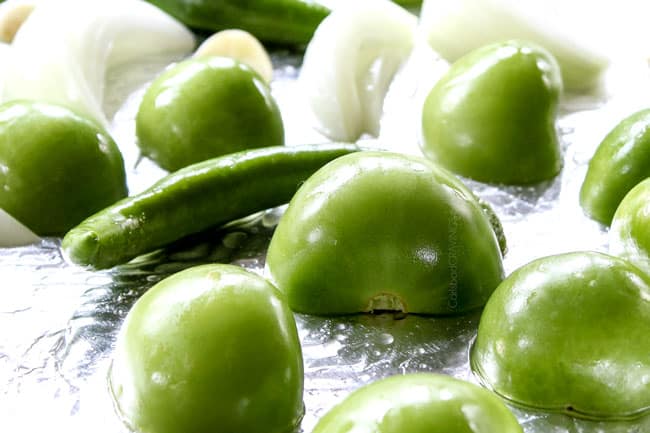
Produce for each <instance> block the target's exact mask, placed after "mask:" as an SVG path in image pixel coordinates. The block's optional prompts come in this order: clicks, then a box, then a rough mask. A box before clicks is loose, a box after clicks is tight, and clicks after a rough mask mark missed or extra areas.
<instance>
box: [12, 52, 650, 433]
mask: <svg viewBox="0 0 650 433" xmlns="http://www.w3.org/2000/svg"><path fill="white" fill-rule="evenodd" d="M273 60H274V64H275V65H276V80H275V81H274V83H273V92H274V94H275V96H276V98H277V99H278V101H279V104H280V107H281V110H282V113H283V116H284V118H285V119H284V120H285V123H286V130H287V134H286V135H287V140H288V144H298V143H309V142H311V143H315V142H322V141H326V140H325V139H324V137H322V136H320V135H319V134H318V133H317V132H316V131H314V130H313V129H312V128H311V127H310V126H309V125H310V123H311V120H309V119H306V117H305V114H304V113H305V112H306V110H305V109H304V101H301V99H300V95H301V93H300V91H299V88H298V85H297V84H296V80H295V79H296V76H297V72H298V67H299V64H300V58H299V57H296V56H292V55H289V54H283V53H276V55H275V56H274V58H273ZM430 60H431V59H430V58H429V59H428V60H427V59H425V60H424V63H422V61H417V60H413V63H414V64H415V67H414V68H411V69H408V70H405V71H402V72H401V73H400V76H399V77H398V79H397V80H396V81H395V83H394V85H393V88H392V89H391V91H390V92H389V98H388V100H387V101H388V102H387V103H386V107H385V118H384V119H383V120H382V132H381V136H380V139H379V140H370V141H365V142H364V143H365V144H367V145H368V146H377V147H383V148H388V149H391V150H397V151H403V152H409V153H417V139H418V133H417V131H418V129H419V128H418V124H419V118H418V116H417V113H418V110H419V104H420V103H421V98H420V96H419V95H421V94H422V92H423V91H426V90H427V89H428V86H429V87H430V85H431V82H432V81H434V80H435V78H436V77H437V76H439V73H440V71H443V70H444V69H445V65H444V63H440V62H431V61H430ZM427 62H428V63H427ZM163 67H164V64H163V63H161V62H155V61H151V62H147V63H146V64H143V65H140V66H138V67H136V68H131V69H130V70H128V71H124V70H122V71H112V72H111V74H110V75H109V83H108V89H107V94H108V95H109V97H108V99H107V102H106V107H105V108H106V110H107V112H108V113H109V114H110V115H111V116H113V123H112V133H113V135H114V137H115V138H116V141H117V142H118V144H119V146H120V148H121V149H122V151H123V153H124V155H125V160H126V164H127V167H128V171H129V179H128V181H129V187H130V190H131V192H132V193H135V192H138V191H140V190H142V189H144V188H146V187H147V186H148V185H150V184H151V183H152V182H153V181H154V180H156V179H157V178H159V177H160V176H162V175H163V174H164V172H162V170H160V169H158V168H157V167H156V166H155V165H154V164H153V163H151V162H150V161H147V160H140V158H139V155H138V151H137V146H135V133H134V120H133V119H134V116H135V113H136V111H137V107H138V102H139V100H140V98H141V96H142V93H143V89H144V85H145V83H146V82H147V81H149V80H151V78H152V77H153V76H154V75H155V74H156V73H157V72H159V71H160V70H161V69H162V68H163ZM608 83H609V84H608V86H607V87H606V89H605V90H604V91H603V92H601V93H599V94H598V95H590V96H582V97H567V98H566V99H565V101H564V102H563V105H562V110H561V115H560V118H559V122H558V127H559V130H560V134H561V137H562V144H563V152H564V168H563V171H562V174H561V175H560V176H558V177H557V178H556V179H554V180H552V181H549V182H546V183H543V184H539V185H536V186H531V187H507V188H505V187H496V186H490V185H485V184H480V183H477V182H471V181H467V183H468V184H469V186H470V187H471V188H472V189H473V190H474V191H475V192H476V193H477V194H478V195H479V196H481V197H482V198H484V199H485V200H487V201H488V202H490V203H491V204H492V205H493V207H494V209H495V211H496V212H497V214H498V215H499V216H500V217H501V219H502V222H503V224H504V229H505V233H506V236H507V239H508V244H509V250H508V253H507V255H506V257H505V265H506V269H507V271H508V272H511V271H512V270H513V269H515V268H517V267H518V266H520V265H523V264H525V263H527V262H528V261H530V260H532V259H534V258H538V257H542V256H546V255H550V254H556V253H561V252H568V251H577V250H597V251H607V233H606V231H605V230H604V229H603V228H602V227H601V226H600V225H599V224H597V223H595V222H593V221H591V220H589V219H588V218H586V217H585V216H584V215H583V213H582V211H581V209H580V208H579V206H578V190H579V187H580V184H581V183H582V179H583V177H584V173H585V169H586V163H587V162H588V160H589V158H590V157H591V155H592V154H593V151H594V149H595V147H596V146H597V144H598V143H599V142H600V140H601V139H602V137H603V136H604V135H605V134H606V133H607V132H608V131H609V129H611V128H612V127H613V126H614V125H615V124H616V123H617V122H618V121H619V120H620V119H622V118H623V117H625V116H626V115H628V114H630V113H632V112H633V111H635V110H637V109H640V108H645V104H646V101H650V77H649V74H648V68H647V66H646V65H638V64H637V65H633V66H628V65H621V66H620V67H614V68H613V70H612V72H611V74H610V77H609V80H608ZM281 214H282V209H274V210H270V211H267V212H264V213H262V214H258V215H255V216H252V217H251V218H248V219H247V220H245V221H241V222H239V223H238V224H235V225H232V226H230V227H227V228H219V229H213V230H210V231H207V232H205V233H202V234H201V235H198V236H194V237H192V238H190V239H187V240H184V241H182V242H179V243H176V244H174V245H172V246H170V247H169V248H166V249H164V250H161V251H157V252H154V253H152V254H149V255H147V256H143V257H141V258H139V259H138V260H136V261H134V262H132V263H129V264H127V265H124V266H121V267H118V268H115V269H112V270H110V271H102V272H91V271H87V270H84V269H81V268H79V267H76V266H74V265H71V264H69V263H66V261H65V260H64V259H63V257H62V256H61V252H60V249H59V247H60V241H59V240H58V239H46V240H44V241H43V242H42V243H41V244H40V245H32V246H27V247H21V248H10V249H0V276H1V278H2V281H3V283H2V285H1V286H0V330H1V331H0V431H6V432H14V433H15V432H36V431H66V432H84V433H85V432H88V431H92V432H96V433H109V432H110V433H122V432H126V429H125V427H124V426H123V425H122V424H121V422H120V420H119V418H118V417H117V416H116V415H115V413H114V411H113V407H112V403H111V400H110V397H109V395H108V392H107V386H106V374H107V368H108V364H109V362H110V359H111V354H112V351H113V347H114V344H115V338H116V336H117V332H118V330H119V327H120V325H121V323H122V321H123V319H124V317H125V316H126V314H127V312H128V311H129V308H130V307H131V305H132V304H133V303H134V302H135V301H136V300H137V299H138V297H139V296H140V295H141V294H142V293H144V292H145V291H146V290H147V289H148V288H150V287H151V286H152V285H153V284H155V283H156V282H157V281H159V280H161V279H162V278H164V277H166V276H168V275H170V274H172V273H174V272H177V271H180V270H182V269H184V268H187V267H190V266H194V265H197V264H202V263H209V262H223V263H235V264H238V265H241V266H244V267H246V268H248V269H251V270H253V271H256V272H260V273H262V272H263V267H264V253H265V249H266V247H267V245H268V242H269V240H270V237H271V235H272V233H273V228H274V227H275V225H276V224H277V221H278V219H279V218H280V216H281ZM479 317H480V312H476V313H473V314H469V315H466V316H461V317H451V318H427V317H419V316H412V315H409V316H406V317H404V316H402V315H378V316H368V315H360V316H353V317H346V318H330V319H327V318H318V317H310V316H303V315H297V316H296V320H297V323H298V327H299V333H300V338H301V341H302V346H303V350H304V362H305V376H306V377H305V395H304V400H305V405H306V408H307V412H306V415H305V418H304V420H303V423H302V431H303V432H305V433H309V432H311V430H312V428H313V426H314V424H315V423H316V421H317V420H318V418H319V417H320V416H322V415H323V414H324V412H325V411H327V410H328V409H329V408H330V407H332V406H333V405H334V404H336V403H337V402H339V401H340V400H342V399H343V398H344V397H345V396H346V395H347V394H348V393H349V392H350V391H351V390H353V389H356V388H358V387H359V386H361V385H363V384H366V383H370V382H372V381H374V380H377V379H379V378H382V377H386V376H390V375H394V374H400V373H407V372H418V371H428V372H439V373H444V374H448V375H451V376H455V377H459V378H463V379H467V380H470V381H475V379H474V378H473V376H472V374H471V372H470V370H469V367H468V348H469V346H470V344H471V341H472V339H473V338H474V336H475V334H476V329H477V325H478V321H479ZM512 409H513V411H514V413H515V414H516V416H517V418H518V419H519V420H520V422H521V424H522V425H523V427H524V430H525V431H526V432H527V433H542V432H544V433H550V432H557V433H569V432H571V433H578V432H584V433H595V432H638V433H641V432H648V431H650V419H649V418H650V417H646V418H645V419H642V420H640V421H636V422H633V423H597V422H587V421H579V420H575V419H572V418H569V417H566V416H563V415H548V414H543V413H534V412H530V411H526V410H522V409H518V408H512Z"/></svg>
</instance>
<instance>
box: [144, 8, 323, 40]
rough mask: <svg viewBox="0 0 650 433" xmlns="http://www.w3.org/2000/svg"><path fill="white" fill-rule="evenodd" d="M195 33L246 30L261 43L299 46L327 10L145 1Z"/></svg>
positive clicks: (308, 37)
mask: <svg viewBox="0 0 650 433" xmlns="http://www.w3.org/2000/svg"><path fill="white" fill-rule="evenodd" d="M147 1H148V2H149V3H153V4H154V5H156V6H158V7H159V8H160V9H162V10H164V11H165V12H167V13H168V14H170V15H172V16H174V17H175V18H177V19H178V20H179V21H181V22H182V23H183V24H185V25H188V26H190V27H194V28H196V29H203V30H211V31H214V30H224V29H231V28H236V29H242V30H246V31H248V32H250V33H252V34H253V35H255V36H256V37H257V38H258V39H260V40H262V41H264V42H272V43H279V44H289V45H303V44H306V43H307V42H309V40H310V39H311V37H312V36H313V34H314V31H315V30H316V27H318V25H319V24H320V22H321V21H322V20H323V19H325V17H326V16H327V15H329V13H330V10H329V9H328V8H326V7H324V6H322V5H319V4H318V3H316V2H312V1H307V0H147Z"/></svg>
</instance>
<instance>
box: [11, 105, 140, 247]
mask: <svg viewBox="0 0 650 433" xmlns="http://www.w3.org/2000/svg"><path fill="white" fill-rule="evenodd" d="M126 194H127V188H126V174H125V171H124V162H123V160H122V155H121V154H120V151H119V150H118V148H117V145H116V144H115V142H113V140H112V139H111V137H110V136H109V135H108V134H107V133H106V132H104V130H102V129H101V128H100V127H98V126H97V125H96V124H95V123H93V122H92V121H90V120H87V119H85V118H83V117H81V116H79V115H77V114H75V113H73V112H72V111H70V110H68V109H67V108H63V107H59V106H57V105H51V104H45V103H36V102H27V101H13V102H9V103H6V104H4V105H2V106H0V208H2V209H4V210H5V211H6V212H7V213H9V214H10V215H11V216H13V217H14V218H15V219H17V220H18V221H20V222H21V223H22V224H24V225H26V226H27V227H29V228H30V229H31V230H32V231H33V232H35V233H37V234H39V235H41V236H47V235H55V236H57V235H62V234H64V233H65V232H66V231H68V230H69V229H70V228H72V227H74V226H75V225H77V224H78V223H79V222H81V221H82V220H83V219H84V218H86V217H88V216H89V215H91V214H93V213H95V212H96V211H98V210H100V209H102V208H104V207H105V206H108V205H110V204H112V203H114V202H116V201H117V200H119V199H121V198H123V197H124V196H126Z"/></svg>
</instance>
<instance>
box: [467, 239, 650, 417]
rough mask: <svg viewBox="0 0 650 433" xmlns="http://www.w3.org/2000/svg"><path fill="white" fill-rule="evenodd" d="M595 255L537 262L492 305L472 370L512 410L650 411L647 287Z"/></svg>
mask: <svg viewBox="0 0 650 433" xmlns="http://www.w3.org/2000/svg"><path fill="white" fill-rule="evenodd" d="M646 278H647V277H646V276H644V275H643V274H642V273H641V271H639V269H638V268H636V267H635V266H633V265H631V264H629V263H628V262H626V261H623V260H621V259H619V258H616V257H612V256H608V255H605V254H601V253H595V252H579V253H568V254H562V255H558V256H551V257H546V258H542V259H539V260H535V261H533V262H531V263H529V264H527V265H525V266H523V267H521V268H519V269H518V270H516V271H515V272H514V273H512V274H511V275H510V276H509V277H508V278H506V279H505V280H504V281H503V282H502V283H501V285H499V287H498V288H497V289H496V291H495V292H494V294H493V295H492V297H491V298H490V300H489V301H488V303H487V305H486V306H485V309H484V311H483V314H482V316H481V321H480V324H479V329H478V336H477V338H476V341H475V343H474V345H473V347H472V350H471V355H470V357H471V367H472V369H473V370H474V373H475V374H476V375H477V376H478V377H479V379H480V380H481V381H482V382H483V383H484V384H485V385H486V386H487V387H488V388H490V389H492V390H494V391H495V392H496V393H498V394H500V395H501V396H503V397H505V398H506V399H508V400H510V401H511V402H513V403H515V404H519V405H522V406H525V407H529V408H534V409H538V410H544V411H549V412H561V413H565V414H568V415H571V416H575V417H580V418H590V419H602V420H605V419H628V418H635V417H639V416H641V415H643V414H645V413H647V412H648V409H649V408H650V360H649V359H648V356H647V355H648V350H649V349H650V347H649V346H648V344H647V342H648V333H650V285H649V284H648V280H647V279H646Z"/></svg>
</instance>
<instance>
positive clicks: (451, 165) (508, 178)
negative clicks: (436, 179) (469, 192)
mask: <svg viewBox="0 0 650 433" xmlns="http://www.w3.org/2000/svg"><path fill="white" fill-rule="evenodd" d="M561 90H562V78H561V75H560V70H559V67H558V65H557V62H556V61H555V59H554V58H553V57H552V56H551V55H550V54H549V53H548V52H547V51H546V50H544V49H543V48H541V47H539V46H537V45H534V44H531V43H528V42H521V41H508V42H503V43H497V44H492V45H488V46H485V47H483V48H479V49H477V50H475V51H472V52H470V53H469V54H467V55H465V56H464V57H462V58H461V59H459V60H458V61H456V63H454V64H453V65H452V67H451V68H450V69H449V71H448V72H447V74H445V75H444V76H443V78H442V79H440V81H439V82H438V83H437V84H436V85H435V86H434V87H433V89H432V90H431V92H430V93H429V96H428V97H427V99H426V101H425V103H424V108H423V113H422V135H423V136H422V150H423V152H424V154H425V155H426V156H427V157H429V158H431V159H432V160H435V161H438V162H439V163H440V164H442V165H443V166H444V167H446V168H448V169H450V170H452V171H454V172H456V173H458V174H461V175H463V176H467V177H470V178H472V179H476V180H479V181H483V182H490V183H503V184H529V183H534V182H539V181H543V180H547V179H550V178H552V177H554V176H555V175H557V174H558V172H559V171H560V168H561V159H560V147H559V140H558V136H557V131H556V128H555V118H556V112H557V105H558V100H559V97H560V93H561Z"/></svg>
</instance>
